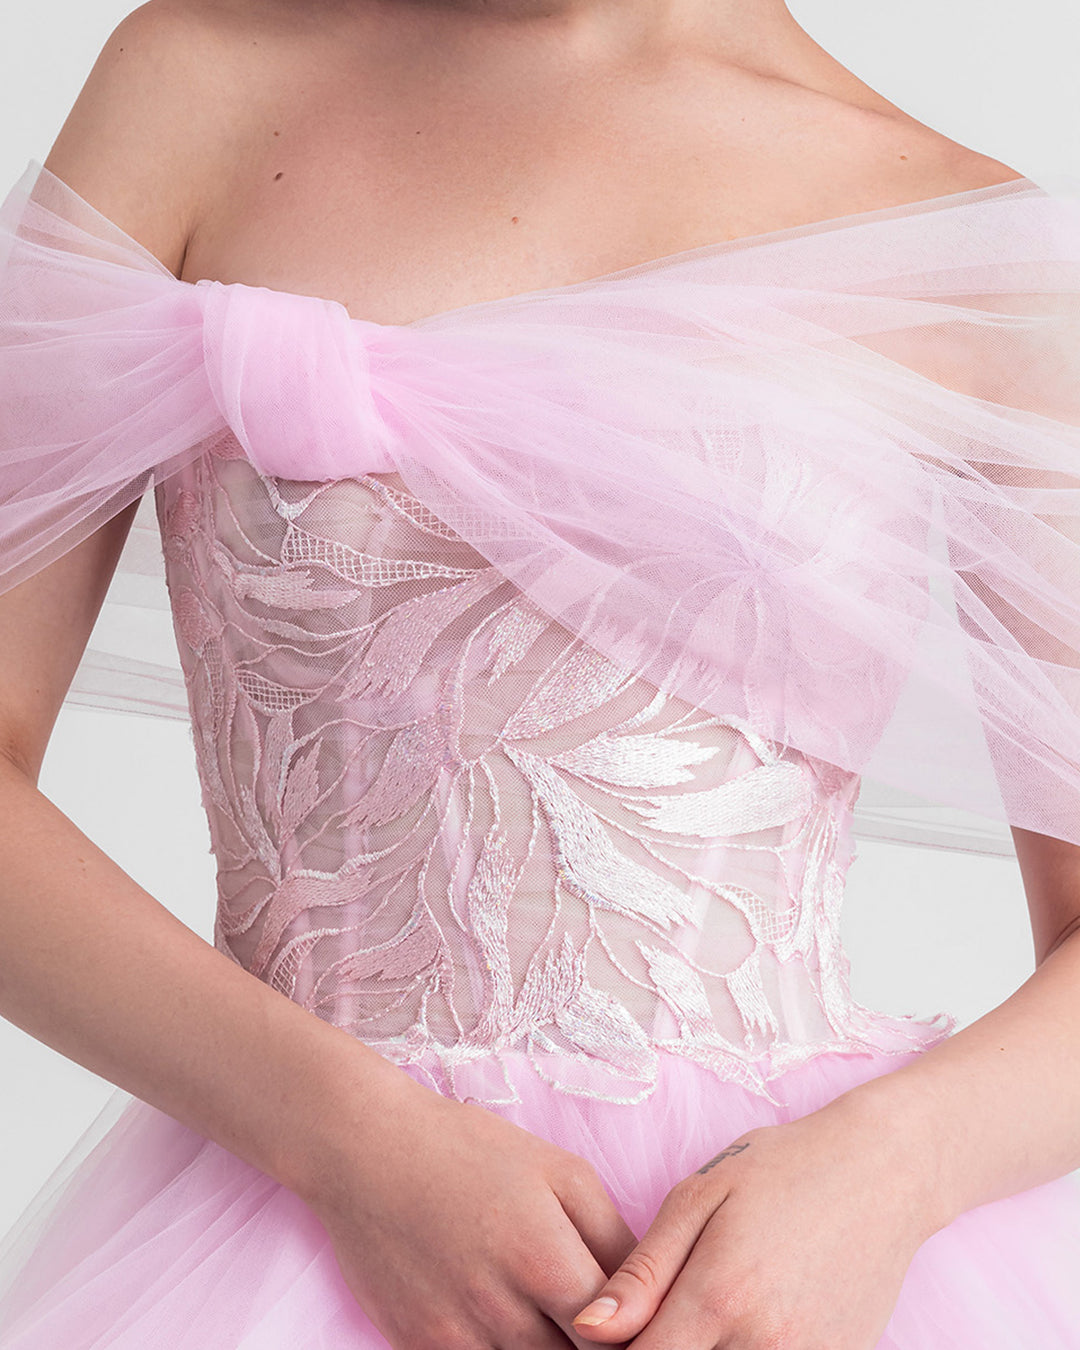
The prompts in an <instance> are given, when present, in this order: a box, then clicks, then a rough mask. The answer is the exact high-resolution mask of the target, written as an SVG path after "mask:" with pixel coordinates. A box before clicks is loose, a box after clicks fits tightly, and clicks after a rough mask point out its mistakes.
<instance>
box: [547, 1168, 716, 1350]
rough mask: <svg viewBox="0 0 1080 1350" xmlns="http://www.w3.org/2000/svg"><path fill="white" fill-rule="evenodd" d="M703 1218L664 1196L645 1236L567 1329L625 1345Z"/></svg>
mask: <svg viewBox="0 0 1080 1350" xmlns="http://www.w3.org/2000/svg"><path fill="white" fill-rule="evenodd" d="M706 1217H707V1215H706V1214H705V1212H704V1211H703V1209H702V1207H701V1205H700V1204H694V1203H691V1201H690V1200H689V1199H688V1198H685V1197H683V1196H682V1195H681V1194H679V1193H678V1192H669V1193H668V1195H666V1196H665V1197H664V1201H663V1203H662V1204H661V1206H660V1209H659V1211H658V1212H657V1215H656V1218H655V1219H654V1220H653V1221H652V1223H651V1224H650V1225H649V1227H648V1229H647V1230H646V1232H645V1236H644V1237H643V1238H642V1239H641V1241H640V1242H639V1243H638V1244H637V1245H636V1246H635V1247H634V1248H633V1250H632V1251H631V1252H629V1253H628V1255H627V1256H626V1257H625V1258H624V1259H623V1261H622V1262H621V1263H620V1265H619V1268H618V1269H617V1270H616V1271H615V1272H614V1274H613V1275H612V1276H611V1278H610V1279H609V1280H608V1281H607V1283H606V1284H604V1286H603V1287H602V1288H600V1289H598V1290H597V1292H596V1294H595V1295H594V1298H593V1301H592V1303H590V1304H589V1305H588V1307H586V1308H583V1309H582V1310H581V1312H580V1313H578V1315H577V1317H575V1318H574V1321H573V1324H572V1325H573V1328H574V1330H575V1331H576V1332H579V1333H581V1334H583V1335H585V1336H587V1337H588V1338H589V1340H590V1341H592V1342H593V1343H594V1344H595V1343H596V1342H597V1341H604V1342H605V1343H609V1342H611V1341H627V1340H631V1339H632V1338H633V1337H634V1336H636V1335H637V1334H638V1333H639V1332H640V1331H641V1330H642V1328H643V1327H645V1326H646V1325H647V1324H648V1323H649V1321H650V1320H651V1319H652V1318H653V1316H654V1315H655V1314H656V1312H657V1311H658V1309H659V1307H660V1304H661V1303H662V1302H663V1300H664V1297H665V1295H666V1294H667V1292H668V1290H669V1289H670V1288H671V1287H672V1285H673V1284H674V1282H675V1280H676V1278H677V1277H678V1275H679V1272H680V1271H681V1270H682V1268H683V1266H684V1265H685V1263H686V1260H687V1258H688V1257H689V1255H690V1253H691V1251H692V1250H693V1247H694V1243H695V1241H696V1240H697V1238H698V1235H699V1234H700V1232H701V1229H702V1227H703V1226H704V1223H705V1219H706Z"/></svg>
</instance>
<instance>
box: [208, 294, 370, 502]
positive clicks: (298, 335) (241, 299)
mask: <svg viewBox="0 0 1080 1350" xmlns="http://www.w3.org/2000/svg"><path fill="white" fill-rule="evenodd" d="M196 286H197V288H198V290H199V292H200V293H201V294H202V296H203V348H204V352H205V355H206V369H207V376H208V379H209V382H210V387H211V390H212V392H213V395H214V398H215V400H216V402H217V405H218V407H219V409H220V411H221V414H222V416H223V417H224V418H225V420H226V421H227V422H228V424H229V426H230V427H231V429H232V430H233V432H234V433H235V435H236V438H237V440H238V441H239V442H240V444H241V445H242V446H243V447H244V450H245V453H246V454H247V456H248V458H249V459H250V460H251V462H252V463H253V464H254V465H255V467H256V468H257V469H258V470H259V472H260V473H265V474H268V475H270V476H272V477H280V478H292V479H298V480H301V481H305V480H306V481H314V482H324V481H327V480H330V479H337V478H349V477H354V476H356V475H358V474H362V473H378V472H389V471H390V470H392V469H393V467H394V465H393V461H392V459H391V458H390V456H389V454H388V452H387V448H386V446H387V442H388V438H389V431H388V429H387V427H386V425H385V423H384V421H383V419H382V417H381V416H380V414H379V412H378V410H377V408H376V405H375V398H374V394H373V387H372V372H371V364H370V359H369V352H368V347H367V343H366V341H365V338H366V336H367V334H368V331H369V330H370V331H374V330H376V329H378V328H379V325H377V324H367V323H365V322H363V321H362V320H357V319H354V318H353V317H352V316H351V315H350V314H349V312H348V310H347V309H346V308H345V306H344V305H342V304H340V303H338V302H337V301H335V300H326V299H323V298H320V297H317V296H309V295H299V294H293V293H291V292H287V291H276V290H272V289H270V288H269V287H265V286H248V285H245V284H243V283H240V282H232V283H229V284H227V285H226V284H224V283H222V282H219V281H209V280H206V281H200V282H197V283H196Z"/></svg>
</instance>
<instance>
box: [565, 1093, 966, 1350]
mask: <svg viewBox="0 0 1080 1350" xmlns="http://www.w3.org/2000/svg"><path fill="white" fill-rule="evenodd" d="M852 1105H853V1103H848V1102H845V1101H844V1098H842V1097H841V1098H836V1099H835V1100H834V1101H833V1102H831V1103H829V1104H828V1105H827V1106H825V1107H823V1108H822V1109H821V1110H819V1111H815V1112H812V1113H810V1114H809V1115H806V1116H803V1117H801V1118H800V1119H798V1120H794V1121H791V1122H789V1123H786V1124H781V1125H770V1126H762V1127H759V1128H756V1129H752V1130H749V1131H747V1133H745V1134H743V1135H740V1136H739V1138H738V1139H736V1140H734V1141H733V1142H732V1143H731V1144H730V1145H729V1146H728V1147H726V1148H724V1149H723V1150H722V1151H721V1152H719V1153H717V1155H716V1156H715V1157H714V1158H712V1159H710V1160H709V1161H707V1162H706V1163H704V1164H703V1166H702V1167H700V1168H699V1169H698V1170H697V1171H696V1172H695V1173H693V1174H692V1175H691V1176H689V1177H687V1178H685V1179H684V1180H683V1181H680V1182H679V1183H678V1185H677V1186H675V1187H674V1188H673V1189H672V1190H671V1191H669V1192H668V1194H667V1195H666V1196H665V1198H664V1200H663V1203H662V1204H661V1206H660V1208H659V1210H658V1212H657V1214H656V1217H655V1219H654V1220H653V1222H652V1223H651V1224H650V1226H649V1228H648V1230H647V1231H646V1233H645V1235H644V1236H643V1237H642V1239H641V1241H640V1242H639V1243H638V1245H637V1246H636V1247H635V1248H634V1249H633V1251H632V1252H630V1254H629V1255H628V1256H627V1257H626V1259H625V1260H624V1261H623V1263H622V1265H621V1266H620V1267H619V1269H618V1270H617V1271H616V1272H615V1273H614V1274H613V1275H612V1276H611V1278H610V1279H609V1280H608V1282H607V1283H606V1284H605V1285H604V1287H603V1288H602V1289H600V1290H599V1292H598V1294H597V1298H603V1297H605V1296H608V1297H611V1298H614V1299H616V1300H617V1301H618V1309H617V1311H615V1312H614V1313H613V1314H612V1316H611V1317H610V1318H609V1319H608V1320H606V1321H603V1322H601V1323H599V1324H593V1325H589V1324H587V1323H584V1322H579V1321H575V1322H574V1330H575V1332H577V1333H578V1334H580V1335H581V1336H582V1337H585V1338H587V1339H589V1340H592V1341H595V1342H598V1343H603V1344H617V1345H624V1344H626V1343H631V1342H632V1344H633V1350H673V1347H678V1350H779V1348H780V1347H782V1350H873V1348H874V1347H875V1346H876V1345H877V1343H878V1341H879V1339H880V1337H881V1335H882V1333H883V1332H884V1330H885V1327H886V1325H887V1323H888V1321H889V1318H890V1317H891V1315H892V1311H893V1309H894V1307H895V1305H896V1300H897V1298H898V1297H899V1294H900V1288H901V1285H902V1284H903V1281H904V1275H905V1273H906V1271H907V1269H908V1266H909V1265H910V1263H911V1259H912V1257H913V1256H914V1254H915V1252H916V1251H917V1249H918V1248H919V1247H920V1246H921V1244H922V1243H923V1242H924V1241H925V1240H926V1239H927V1238H928V1237H929V1236H930V1235H931V1234H932V1233H933V1232H935V1231H936V1230H937V1229H938V1228H940V1227H942V1226H943V1225H944V1223H945V1222H947V1220H946V1219H944V1218H943V1215H942V1212H941V1208H940V1206H941V1204H942V1201H941V1198H940V1194H939V1188H938V1185H937V1177H936V1176H935V1174H934V1168H933V1165H932V1164H933V1158H932V1157H927V1156H926V1151H925V1150H924V1151H923V1154H922V1156H920V1155H919V1150H918V1148H917V1142H918V1141H917V1140H914V1139H910V1138H908V1139H903V1138H901V1136H902V1135H903V1133H904V1132H903V1130H902V1129H901V1128H899V1126H898V1122H895V1121H891V1122H889V1121H883V1122H881V1127H880V1128H876V1127H875V1117H874V1115H873V1113H869V1114H868V1113H866V1112H865V1111H863V1110H861V1109H859V1108H858V1107H856V1108H855V1109H852ZM594 1302H595V1300H594ZM592 1307H593V1304H590V1305H589V1309H591V1308H592ZM589 1309H583V1310H582V1311H583V1313H588V1311H589ZM601 1311H603V1309H601ZM581 1315H582V1314H579V1317H580V1316H581Z"/></svg>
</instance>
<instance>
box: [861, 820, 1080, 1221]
mask: <svg viewBox="0 0 1080 1350" xmlns="http://www.w3.org/2000/svg"><path fill="white" fill-rule="evenodd" d="M1013 837H1014V839H1015V842H1016V853H1017V858H1018V859H1019V862H1020V869H1021V874H1022V876H1023V880H1024V889H1025V892H1026V895H1027V903H1028V909H1029V911H1030V914H1031V926H1032V933H1033V937H1034V945H1035V957H1036V968H1035V971H1034V973H1033V974H1032V975H1031V976H1030V977H1029V978H1028V979H1027V980H1025V981H1024V983H1023V984H1022V985H1021V986H1020V988H1019V989H1017V990H1016V992H1015V993H1013V994H1011V995H1010V996H1009V997H1008V998H1007V999H1005V1001H1004V1002H1003V1003H1001V1004H999V1005H998V1006H997V1007H996V1008H993V1009H992V1010H991V1011H990V1012H988V1013H986V1014H985V1015H984V1016H982V1017H980V1018H979V1019H978V1020H977V1021H975V1022H973V1023H971V1024H970V1025H969V1026H967V1027H964V1028H963V1030H961V1031H958V1032H956V1033H955V1034H954V1035H953V1036H950V1037H949V1038H948V1039H947V1040H945V1041H942V1042H941V1043H940V1044H938V1045H936V1046H934V1047H933V1048H932V1049H930V1050H928V1051H927V1052H926V1053H925V1054H924V1055H922V1056H920V1058H919V1059H918V1060H915V1061H914V1062H912V1063H911V1064H908V1065H905V1066H904V1067H903V1068H902V1069H899V1070H897V1071H896V1072H895V1073H890V1074H886V1075H885V1076H884V1077H882V1078H876V1079H873V1080H872V1081H871V1082H869V1083H864V1084H861V1085H860V1086H859V1087H857V1088H854V1089H852V1090H851V1091H849V1092H848V1093H846V1094H845V1096H846V1097H847V1098H849V1099H851V1101H850V1102H849V1105H852V1104H855V1105H858V1106H860V1107H862V1108H864V1109H865V1110H866V1111H867V1113H868V1117H869V1119H868V1124H870V1123H872V1121H873V1120H874V1119H878V1120H881V1121H883V1122H884V1121H886V1120H888V1121H898V1122H902V1123H903V1127H904V1131H905V1133H907V1134H908V1137H909V1139H910V1146H909V1149H908V1154H909V1161H910V1165H911V1166H912V1167H913V1168H916V1169H922V1170H924V1171H925V1173H926V1181H927V1187H926V1212H927V1217H928V1219H930V1221H931V1222H932V1224H933V1225H934V1226H936V1227H941V1226H943V1225H944V1224H946V1223H949V1222H950V1221H951V1220H952V1219H953V1218H955V1217H956V1216H957V1215H958V1214H961V1213H963V1211H964V1210H967V1209H972V1208H974V1207H975V1206H976V1205H981V1204H985V1203H987V1202H988V1201H990V1200H996V1199H999V1198H1001V1197H1003V1196H1006V1195H1012V1194H1014V1193H1015V1192H1016V1191H1021V1190H1026V1189H1027V1188H1028V1187H1030V1186H1037V1185H1040V1184H1042V1183H1043V1182H1046V1181H1051V1180H1053V1179H1054V1178H1055V1177H1059V1176H1063V1175H1064V1174H1065V1173H1067V1172H1071V1171H1072V1170H1073V1169H1075V1168H1078V1167H1080V848H1077V847H1076V846H1075V845H1073V844H1067V843H1064V842H1063V841H1062V840H1058V839H1048V838H1045V837H1044V836H1042V835H1037V834H1032V833H1030V832H1029V831H1027V830H1019V829H1014V830H1013ZM972 940H973V941H976V942H977V941H978V934H973V935H972ZM1005 1108H1007V1109H1005Z"/></svg>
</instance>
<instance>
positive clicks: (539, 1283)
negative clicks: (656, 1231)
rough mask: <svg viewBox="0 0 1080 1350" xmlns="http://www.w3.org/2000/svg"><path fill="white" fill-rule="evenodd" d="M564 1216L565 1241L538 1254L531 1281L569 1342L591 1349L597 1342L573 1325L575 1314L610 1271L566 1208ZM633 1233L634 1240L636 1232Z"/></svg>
mask: <svg viewBox="0 0 1080 1350" xmlns="http://www.w3.org/2000/svg"><path fill="white" fill-rule="evenodd" d="M555 1198H556V1199H557V1198H558V1197H555ZM560 1204H561V1201H560ZM560 1216H561V1218H562V1221H563V1223H564V1224H565V1228H564V1230H563V1233H562V1237H563V1241H562V1242H561V1243H559V1244H558V1246H557V1248H556V1249H555V1250H552V1249H550V1248H548V1249H547V1250H548V1253H549V1254H548V1255H547V1256H546V1257H545V1256H542V1255H541V1254H540V1253H536V1254H535V1260H534V1263H533V1271H532V1275H531V1277H529V1278H528V1279H527V1285H528V1286H529V1287H531V1288H532V1290H533V1291H535V1292H534V1300H535V1304H536V1306H537V1307H538V1308H539V1309H540V1311H541V1312H542V1313H544V1314H545V1316H547V1317H549V1318H550V1319H551V1321H552V1322H553V1323H554V1325H555V1326H556V1327H558V1328H559V1330H560V1332H561V1333H562V1335H563V1336H564V1338H565V1341H566V1343H567V1344H569V1345H573V1346H576V1347H577V1348H578V1350H589V1348H590V1346H592V1345H595V1342H590V1341H586V1340H584V1339H583V1338H582V1337H581V1335H580V1334H579V1329H578V1328H577V1327H575V1326H574V1325H573V1318H574V1314H575V1313H576V1312H577V1310H578V1309H579V1308H580V1307H582V1306H583V1305H584V1304H585V1303H587V1302H588V1301H589V1300H590V1299H591V1298H592V1297H593V1296H594V1294H595V1293H596V1291H597V1290H598V1289H601V1288H603V1286H604V1285H605V1284H606V1282H607V1279H608V1275H607V1271H605V1270H604V1269H603V1268H602V1267H601V1266H600V1265H599V1264H598V1262H597V1261H596V1258H595V1257H594V1256H593V1254H592V1252H591V1251H590V1250H589V1247H588V1246H587V1245H586V1243H585V1240H584V1239H583V1237H582V1235H581V1233H580V1232H579V1231H578V1229H577V1227H576V1225H575V1224H574V1223H573V1221H572V1220H571V1218H570V1216H569V1215H568V1214H567V1213H566V1212H565V1210H560ZM630 1236H631V1242H632V1241H633V1234H632V1233H631V1235H630Z"/></svg>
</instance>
